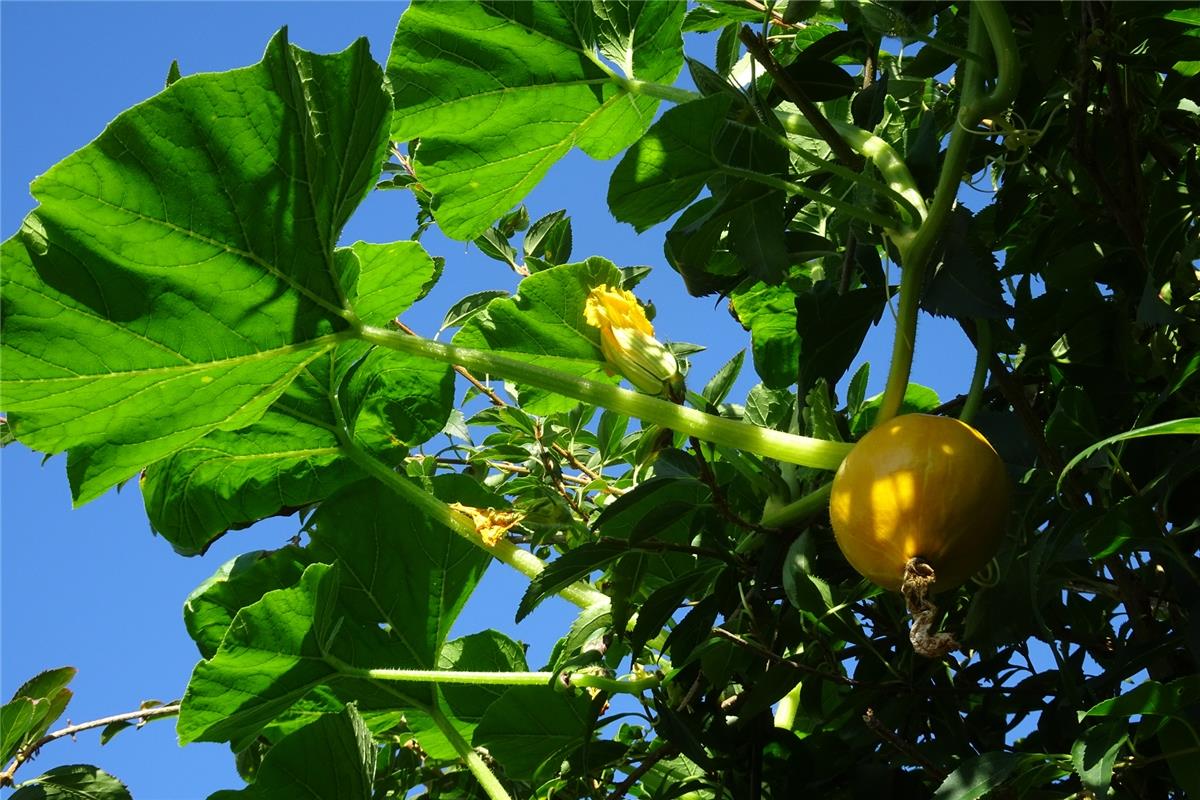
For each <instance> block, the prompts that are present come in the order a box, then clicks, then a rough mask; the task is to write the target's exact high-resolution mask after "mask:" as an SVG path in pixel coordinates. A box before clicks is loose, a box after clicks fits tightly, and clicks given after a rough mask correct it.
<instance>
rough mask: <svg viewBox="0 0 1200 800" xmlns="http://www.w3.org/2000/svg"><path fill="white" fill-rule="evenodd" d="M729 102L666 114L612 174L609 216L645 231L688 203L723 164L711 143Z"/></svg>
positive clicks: (715, 100)
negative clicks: (610, 212)
mask: <svg viewBox="0 0 1200 800" xmlns="http://www.w3.org/2000/svg"><path fill="white" fill-rule="evenodd" d="M729 104H730V98H729V96H728V95H725V94H719V95H713V96H712V97H706V98H704V99H703V100H694V101H692V102H690V103H684V104H683V105H681V106H676V107H675V108H672V109H669V110H668V111H666V112H665V113H664V114H663V115H662V117H661V118H660V119H659V120H658V121H657V122H655V123H654V125H653V126H651V128H650V130H649V131H647V132H646V135H645V136H643V137H642V138H641V139H640V140H639V141H638V142H637V144H636V145H634V146H633V147H631V148H629V152H628V153H626V154H625V156H624V157H623V158H622V159H621V162H620V163H619V164H617V168H616V170H614V171H613V176H612V180H611V181H610V182H609V185H608V207H609V209H611V210H612V213H613V216H615V217H616V218H617V219H619V220H621V221H623V222H628V223H630V224H631V225H633V227H634V228H636V229H637V230H638V231H644V230H646V229H647V228H649V227H650V226H651V225H655V224H656V223H659V222H662V221H663V220H664V219H666V218H667V217H669V216H671V215H672V214H674V213H675V212H676V211H679V210H681V209H682V208H683V207H684V206H686V205H687V204H688V203H690V202H692V200H694V199H695V198H696V195H698V194H699V193H700V190H701V189H703V188H704V184H705V183H706V182H707V181H708V180H709V178H711V177H712V176H713V174H714V173H715V172H716V171H717V170H718V169H719V168H720V166H721V164H720V162H719V161H717V159H716V156H715V154H714V149H713V142H714V140H715V139H716V137H717V134H718V133H719V132H720V131H721V130H722V129H723V128H724V127H725V115H726V113H728V111H729Z"/></svg>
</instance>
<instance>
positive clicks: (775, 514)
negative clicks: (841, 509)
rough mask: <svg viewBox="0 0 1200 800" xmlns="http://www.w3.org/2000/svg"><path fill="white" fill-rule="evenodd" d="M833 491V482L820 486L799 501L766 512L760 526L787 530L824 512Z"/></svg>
mask: <svg viewBox="0 0 1200 800" xmlns="http://www.w3.org/2000/svg"><path fill="white" fill-rule="evenodd" d="M832 491H833V482H832V481H830V482H828V483H825V484H823V485H821V486H818V487H817V488H816V489H813V490H812V491H811V492H809V493H808V494H806V495H804V496H803V497H801V498H800V499H798V500H793V501H792V502H790V503H788V504H787V505H786V506H781V507H780V508H773V509H768V510H766V511H764V512H763V517H762V521H761V522H760V524H761V525H762V526H763V527H765V528H775V529H778V528H787V527H788V526H789V525H791V524H792V523H794V522H796V521H798V520H802V519H805V518H806V517H810V516H812V515H813V514H816V513H819V512H820V511H822V510H823V509H824V508H825V507H826V505H828V503H829V494H830V492H832Z"/></svg>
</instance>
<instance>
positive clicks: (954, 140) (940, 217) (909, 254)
mask: <svg viewBox="0 0 1200 800" xmlns="http://www.w3.org/2000/svg"><path fill="white" fill-rule="evenodd" d="M968 8H969V10H970V15H971V20H970V28H969V30H968V34H967V46H968V49H970V50H971V51H972V52H974V53H979V54H981V55H986V54H987V52H988V50H989V49H990V50H991V51H992V52H993V53H994V55H995V59H996V64H997V70H996V72H997V79H996V84H995V86H994V88H993V89H992V91H991V92H990V93H985V92H984V88H983V72H982V69H981V65H980V63H979V62H978V61H977V60H975V59H964V60H963V63H962V64H961V65H960V66H959V69H958V85H959V86H961V87H962V100H961V102H960V103H959V108H958V115H957V118H956V121H955V125H954V130H952V131H951V132H950V144H949V146H948V147H947V148H946V156H945V159H944V160H943V162H942V170H941V173H940V174H939V175H938V183H937V188H936V189H935V190H934V194H933V202H932V203H931V204H930V206H929V213H928V216H926V218H925V221H924V222H923V223H921V227H920V228H919V229H918V230H917V232H916V234H915V235H914V236H913V237H912V239H911V240H910V241H909V242H908V243H907V246H906V247H902V248H901V249H900V252H901V266H902V268H903V272H902V274H901V277H900V300H899V304H898V305H899V308H898V309H897V313H896V336H895V338H894V339H893V343H892V361H891V366H890V368H889V371H888V380H887V387H886V388H885V389H884V393H883V401H882V403H881V404H880V407H879V415H878V417H876V420H875V424H876V425H880V424H882V423H884V422H887V421H888V420H890V419H891V418H892V417H894V416H896V414H897V413H898V412H899V410H900V404H901V402H902V401H903V400H904V390H905V389H906V388H907V386H908V376H909V372H910V371H911V370H912V359H913V347H914V345H915V344H916V336H917V311H918V308H919V306H920V299H921V285H922V283H923V281H924V277H925V273H926V272H927V271H928V267H929V263H930V259H931V257H932V255H933V251H934V249H935V246H936V244H937V242H938V240H939V238H940V237H941V233H942V229H943V228H944V226H945V223H946V220H947V219H948V218H949V215H950V211H951V209H952V208H953V207H954V200H955V198H956V197H957V195H958V186H959V183H960V182H961V180H962V173H963V170H964V169H965V168H966V164H967V158H968V156H969V155H970V149H971V141H972V139H973V137H974V136H975V126H976V125H978V123H979V121H980V120H981V119H983V118H984V116H987V115H990V114H996V113H998V112H1000V111H1003V110H1004V109H1005V108H1007V107H1008V106H1009V104H1011V103H1012V100H1013V98H1014V97H1015V96H1016V93H1017V87H1018V85H1019V84H1020V77H1021V75H1020V70H1021V65H1020V61H1019V59H1018V53H1017V43H1016V38H1015V37H1014V35H1013V32H1012V26H1011V25H1010V24H1009V21H1008V15H1007V14H1005V12H1004V8H1003V7H1002V6H1001V5H1000V3H998V2H994V0H978V1H977V2H975V3H972V4H970V5H969V6H968Z"/></svg>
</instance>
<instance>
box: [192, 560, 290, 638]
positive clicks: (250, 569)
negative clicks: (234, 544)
mask: <svg viewBox="0 0 1200 800" xmlns="http://www.w3.org/2000/svg"><path fill="white" fill-rule="evenodd" d="M308 563H309V558H308V555H307V553H306V552H305V551H304V550H301V549H300V548H298V547H294V546H289V547H284V548H281V549H279V550H274V551H272V552H264V551H261V550H256V551H254V552H251V553H244V554H242V555H240V556H238V557H237V558H234V559H231V560H230V561H228V562H226V563H225V564H222V565H221V567H220V569H218V570H217V571H216V573H214V574H213V576H212V577H210V578H209V579H208V580H206V581H205V582H204V583H202V584H200V585H199V586H197V587H196V588H195V590H193V591H192V593H191V594H190V595H189V596H188V599H187V601H185V602H184V604H183V622H184V625H185V626H187V631H188V634H189V635H190V636H191V637H192V641H194V642H195V643H196V647H197V648H199V650H200V655H201V656H202V657H203V658H212V657H213V656H214V655H216V653H217V648H218V647H220V646H221V640H222V639H223V638H225V631H227V630H229V626H230V624H231V623H232V622H233V618H234V616H236V615H237V612H238V611H240V610H242V609H243V608H245V607H246V606H248V605H250V604H251V603H256V602H258V601H259V600H260V599H262V596H263V595H264V594H266V593H267V592H270V591H274V590H275V589H285V588H287V587H289V586H295V585H296V583H297V582H298V581H299V580H300V576H301V575H302V574H304V568H305V567H306V566H307V565H308Z"/></svg>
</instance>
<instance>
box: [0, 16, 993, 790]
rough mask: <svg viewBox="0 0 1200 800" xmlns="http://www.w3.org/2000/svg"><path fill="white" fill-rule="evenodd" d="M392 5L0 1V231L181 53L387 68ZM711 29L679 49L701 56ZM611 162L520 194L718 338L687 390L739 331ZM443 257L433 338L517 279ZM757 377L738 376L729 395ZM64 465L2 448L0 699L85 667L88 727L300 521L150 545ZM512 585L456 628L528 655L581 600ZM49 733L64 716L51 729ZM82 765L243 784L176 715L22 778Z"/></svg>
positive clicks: (396, 197)
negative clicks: (185, 735)
mask: <svg viewBox="0 0 1200 800" xmlns="http://www.w3.org/2000/svg"><path fill="white" fill-rule="evenodd" d="M402 8H403V6H402V4H400V3H351V2H339V3H328V2H307V3H293V2H273V3H244V2H237V3H235V2H212V3H185V2H169V3H168V2H162V3H146V2H142V3H61V2H53V3H50V2H12V1H11V0H4V1H3V2H2V3H0V37H2V38H0V118H2V120H3V131H2V136H0V228H2V229H0V235H2V236H3V237H4V238H7V237H9V236H11V235H12V234H13V233H15V232H16V230H17V228H18V226H19V224H20V221H21V219H22V218H23V217H24V215H25V214H26V213H27V212H28V211H29V210H30V209H31V208H32V207H33V200H32V198H31V197H30V196H29V192H28V185H29V182H30V180H32V179H33V177H34V176H36V175H38V174H40V173H42V172H44V171H45V170H46V169H47V168H48V167H50V166H51V165H52V164H54V163H55V162H57V161H58V160H60V159H61V158H63V157H64V156H66V155H67V154H69V153H71V152H72V151H74V150H76V149H78V148H79V147H82V146H83V145H85V144H87V143H88V142H89V141H91V140H92V139H93V138H94V137H95V136H96V135H97V134H99V133H100V131H101V130H102V129H103V128H104V125H105V124H106V123H107V122H108V121H109V120H111V119H112V118H113V117H114V116H116V115H117V114H118V113H119V112H120V111H122V110H123V109H125V108H128V107H129V106H131V105H133V104H134V103H137V102H138V101H140V100H143V99H145V98H147V97H149V96H150V95H152V94H154V93H155V92H157V91H159V90H160V89H161V88H162V86H163V81H164V79H165V77H166V74H167V69H168V67H169V65H170V63H171V60H172V59H178V60H179V63H180V67H181V68H182V70H183V73H184V74H185V75H187V74H192V73H195V72H202V71H214V70H224V69H230V68H234V67H240V66H244V65H247V64H251V63H254V62H256V61H258V60H259V58H260V57H261V54H262V51H263V48H264V47H265V45H266V43H267V40H268V39H269V37H270V36H271V34H272V33H274V32H275V31H276V30H277V29H278V28H279V27H280V26H282V25H285V24H286V25H288V26H289V32H290V38H291V40H292V41H293V42H295V43H296V44H299V45H300V46H302V47H304V48H307V49H310V50H315V51H320V52H328V51H333V50H341V49H342V48H344V47H345V46H347V45H348V44H349V43H350V42H351V41H352V40H353V39H355V38H356V37H358V36H362V35H365V36H367V37H368V38H369V39H370V42H371V50H372V52H373V53H374V55H375V57H376V59H377V60H379V61H381V62H382V61H384V60H385V59H386V55H387V49H388V47H389V45H390V42H391V37H392V33H393V31H394V29H395V25H396V21H397V20H398V18H399V15H400V13H401V11H402ZM713 44H714V42H713V37H712V36H708V37H697V38H696V39H695V40H693V41H690V42H689V50H690V51H692V54H693V55H694V56H696V57H699V58H701V59H704V60H706V61H711V50H712V47H713ZM613 166H614V163H611V162H610V163H597V162H593V161H591V160H589V159H588V158H586V157H585V156H582V155H580V154H578V153H575V154H572V155H571V156H570V157H568V158H567V159H565V160H564V161H563V162H561V163H560V164H559V165H558V166H556V167H555V168H554V169H553V170H552V172H551V174H550V178H549V180H547V181H546V182H545V183H544V184H543V185H542V186H540V187H539V188H538V189H537V190H536V191H535V193H534V194H533V195H532V196H531V197H530V198H528V200H527V204H528V205H529V208H530V213H531V215H532V216H534V217H537V216H541V215H542V214H545V213H547V212H550V211H553V210H555V209H558V208H562V207H566V208H567V211H568V213H569V214H570V215H571V216H572V217H573V222H574V233H575V251H574V253H575V256H576V257H578V258H582V257H586V256H589V255H603V256H606V257H608V258H610V259H612V260H613V261H615V262H616V263H617V264H619V265H622V266H630V265H634V264H649V265H651V266H654V267H655V272H654V273H653V275H652V276H651V277H650V278H649V279H648V280H647V281H646V282H645V283H643V284H642V285H641V286H640V287H639V289H638V293H639V295H640V296H641V297H642V298H643V299H646V300H653V301H654V302H655V304H656V306H657V308H658V312H659V316H658V319H657V321H656V327H657V328H658V331H659V334H660V336H661V338H665V339H671V340H676V341H691V342H697V343H700V344H705V345H707V346H708V347H709V348H710V350H709V352H707V353H704V354H701V355H699V356H696V357H695V358H694V362H693V373H694V377H693V379H692V384H693V385H694V386H697V387H699V386H703V385H704V383H705V382H706V381H707V380H708V378H709V377H711V375H712V374H713V373H714V372H715V371H716V370H717V369H718V368H719V367H720V366H721V365H722V364H723V363H724V362H725V361H726V360H728V358H730V357H731V356H732V355H733V354H734V353H736V352H737V351H738V350H740V349H742V348H743V347H747V346H748V344H749V342H748V336H747V334H745V333H744V332H743V331H742V330H741V328H740V326H738V325H737V324H736V323H735V322H733V321H732V319H731V318H730V316H729V314H728V312H727V310H726V308H725V306H724V304H716V303H714V300H713V299H712V298H708V299H695V298H690V297H687V295H686V293H685V292H684V290H683V284H682V282H681V281H680V280H679V279H678V277H677V276H676V275H675V274H674V273H673V272H672V271H671V269H670V267H668V266H667V265H666V262H665V260H664V259H663V257H662V232H663V230H664V228H663V227H660V228H657V229H654V230H651V231H649V232H647V233H645V234H643V235H641V236H637V235H636V234H635V233H634V232H633V230H632V228H630V227H629V226H627V225H621V224H618V223H616V222H615V221H614V220H613V219H612V217H611V216H610V215H609V213H608V211H607V207H606V203H605V192H606V188H607V178H608V175H609V173H610V171H611V169H612V167H613ZM413 215H414V208H413V206H412V205H411V203H410V202H409V201H408V199H407V197H406V196H405V195H404V194H403V193H401V192H380V193H375V194H374V195H373V196H372V197H370V198H369V199H368V200H367V201H366V203H364V205H363V207H362V208H361V209H360V211H359V213H358V214H357V215H356V216H355V218H354V219H353V220H351V223H350V225H349V227H348V229H347V231H346V232H345V235H344V237H343V239H344V241H345V242H352V241H355V240H357V239H365V240H368V241H378V242H384V241H392V240H395V239H403V238H407V236H408V235H409V234H410V233H411V231H412V229H413V227H414V222H413ZM424 242H425V245H426V247H427V248H428V249H430V251H431V252H433V253H434V254H435V255H441V256H445V257H446V258H447V266H446V273H445V277H444V278H443V280H442V284H441V285H440V286H439V287H438V288H437V289H436V290H435V292H434V293H433V294H432V295H431V296H430V297H429V298H427V299H426V300H424V301H423V302H422V303H421V305H420V306H418V307H417V308H416V309H414V310H413V311H412V312H409V314H407V315H406V317H405V320H406V321H407V322H408V324H410V325H411V326H412V327H414V328H415V329H417V330H418V331H420V332H424V333H428V334H432V333H433V332H434V331H435V330H436V329H437V327H438V324H439V323H440V321H441V318H442V315H443V313H444V312H445V310H446V308H448V307H449V306H450V305H451V304H452V303H453V302H454V301H455V300H457V299H458V298H460V297H462V296H464V295H466V294H469V293H470V292H473V291H478V290H481V289H487V288H494V289H508V290H512V289H513V288H514V287H515V279H514V276H513V275H512V274H511V273H510V272H508V271H507V270H506V268H505V267H503V266H502V265H500V264H499V263H498V262H494V261H490V260H488V259H486V258H484V257H482V256H480V255H479V254H478V253H477V252H476V251H475V250H474V248H471V247H468V246H467V245H465V244H463V243H459V242H449V241H447V240H445V239H443V238H441V237H439V236H437V235H436V234H435V233H431V234H430V235H429V236H427V237H426V239H425V240H424ZM889 323H890V318H889V317H888V316H887V315H885V319H884V323H883V324H882V325H881V326H880V328H879V329H877V330H875V331H873V332H872V334H871V336H870V337H869V339H868V343H867V345H866V347H865V348H864V350H863V352H862V353H861V354H860V357H859V362H856V365H857V363H861V361H863V360H868V361H870V362H871V363H872V368H873V376H872V382H871V384H872V391H873V392H874V391H878V390H879V389H880V388H881V385H882V380H883V376H884V373H885V372H886V364H887V359H888V353H889V349H890V339H891V327H890V324H889ZM972 358H973V355H972V351H971V350H970V347H969V344H968V343H967V342H966V339H965V337H964V336H963V334H962V333H961V331H959V329H958V328H957V326H956V325H954V324H952V323H947V322H945V321H941V320H930V319H925V320H923V322H922V327H921V330H920V333H919V344H918V358H917V363H916V366H915V369H914V373H913V379H914V380H915V381H917V382H919V383H924V384H926V385H929V386H932V387H933V388H934V389H936V390H937V391H938V392H939V394H941V395H942V397H943V398H949V397H953V396H954V395H955V394H957V393H961V392H964V391H966V388H967V381H968V380H969V376H970V363H971V359H972ZM754 382H755V380H754V378H753V375H752V371H751V369H750V366H749V359H747V368H746V372H745V374H744V375H743V378H742V380H741V381H740V383H739V384H738V387H737V388H736V389H735V391H734V394H733V396H732V397H731V399H739V398H740V397H743V396H744V394H745V392H746V390H748V389H749V388H750V386H752V385H753V383H754ZM64 465H65V459H64V458H62V457H57V458H54V459H51V460H50V461H48V462H46V463H45V464H42V458H41V456H40V455H39V454H35V453H31V452H29V451H28V450H26V449H24V448H23V447H21V446H19V445H14V446H11V447H8V448H5V449H4V450H3V451H2V452H0V548H2V549H0V559H2V567H0V632H2V639H0V645H2V649H0V694H2V695H3V697H2V698H0V700H7V699H8V697H9V696H11V693H12V692H13V691H14V690H15V689H16V688H17V686H19V685H20V684H21V683H22V682H23V681H24V680H25V679H27V678H28V677H30V676H32V675H33V674H34V673H36V672H38V671H40V670H42V669H46V668H49V667H57V666H64V665H73V666H76V667H78V668H79V676H78V677H77V678H76V680H75V682H74V684H73V688H74V689H75V692H76V697H75V699H74V701H73V702H72V704H71V706H70V708H69V709H68V713H67V716H68V717H70V719H71V720H72V721H74V722H81V721H85V720H89V719H93V718H97V717H102V716H106V715H108V714H113V713H118V712H122V711H127V710H132V709H134V708H136V707H137V705H138V703H139V702H141V701H142V700H144V699H147V698H156V699H159V700H163V701H168V700H172V699H175V698H177V697H178V696H179V695H181V694H182V692H183V689H184V686H185V685H186V683H187V678H188V675H189V673H190V671H191V669H192V667H193V666H194V664H195V662H196V660H197V658H198V655H197V653H196V650H195V647H194V646H193V645H192V643H191V641H190V639H189V638H188V637H187V634H186V632H185V631H184V628H183V623H182V616H181V608H182V604H183V600H184V598H185V597H186V596H187V595H188V593H189V592H190V591H191V590H192V588H193V587H195V586H196V585H197V584H198V583H200V582H201V581H202V580H203V579H204V578H206V577H207V576H208V575H210V574H211V573H212V572H213V571H215V570H216V569H217V567H218V566H219V565H220V564H221V563H222V562H224V561H226V560H228V559H229V558H232V557H233V556H235V555H237V554H239V553H242V552H246V551H248V550H253V549H259V548H273V547H277V546H279V545H281V544H282V543H283V542H284V541H285V540H286V539H287V538H288V537H290V536H291V535H292V534H293V533H294V532H295V529H296V523H295V520H294V519H285V520H272V521H270V522H269V523H267V524H264V525H261V526H259V527H257V528H255V529H252V530H250V531H240V532H235V533H232V534H230V535H229V536H227V537H226V538H225V539H223V540H222V541H221V542H219V543H217V544H216V545H215V546H213V547H212V549H211V550H210V552H209V553H208V554H207V555H205V556H204V557H202V558H190V559H189V558H182V557H179V556H177V555H175V554H174V553H173V551H172V550H171V548H170V547H169V546H168V545H167V544H166V543H165V542H163V541H161V540H157V539H155V538H153V537H152V536H151V534H150V531H149V527H148V525H147V523H146V521H145V516H144V513H143V511H142V504H141V498H140V497H139V495H138V491H137V487H136V486H133V485H130V486H128V487H126V488H125V490H124V491H123V492H121V493H116V492H111V493H109V494H108V495H107V496H105V497H103V498H102V499H100V500H98V501H96V502H94V503H92V504H90V505H88V506H85V507H84V508H81V509H77V510H72V509H71V503H70V495H69V492H68V488H67V481H66V476H65V473H64ZM523 585H524V584H523V581H522V579H520V578H519V577H517V576H515V574H514V573H511V572H510V571H509V570H508V569H507V568H506V567H504V566H503V565H499V564H497V565H495V566H494V567H493V569H491V570H490V571H489V574H488V577H487V579H486V580H485V582H484V584H483V585H482V586H481V587H480V589H479V591H478V592H477V593H476V595H475V597H474V598H473V600H472V602H471V603H470V605H469V606H468V608H467V611H466V612H465V613H464V615H463V616H462V618H461V619H460V621H459V623H458V626H457V633H459V634H462V633H468V632H472V631H475V630H480V629H483V628H487V627H495V628H498V629H501V630H504V631H506V632H508V633H509V634H510V635H512V636H514V637H515V638H518V639H521V640H523V641H526V642H529V643H530V644H531V651H530V661H531V663H534V664H535V665H537V664H539V663H540V661H541V660H543V659H544V658H545V657H546V655H547V654H548V652H549V648H550V644H551V643H552V641H553V638H554V637H555V636H557V635H560V634H561V633H562V632H564V631H565V629H566V625H568V624H569V621H570V619H571V618H572V616H573V614H572V612H573V609H572V607H570V606H568V605H567V604H565V603H562V602H559V601H551V602H547V603H545V604H543V605H542V606H541V608H540V609H539V610H538V611H537V612H535V613H534V615H533V616H532V617H531V618H529V619H528V620H526V621H525V622H524V623H523V624H522V625H520V626H515V625H514V624H513V622H512V619H513V612H514V610H515V608H516V602H517V599H518V597H519V595H520V592H521V591H522V589H523ZM56 727H57V726H56ZM71 763H93V764H96V765H98V766H100V767H102V768H104V769H106V770H108V771H110V772H112V773H113V774H115V775H116V776H117V777H119V778H121V779H122V780H124V781H125V782H126V783H127V784H128V786H129V787H130V789H131V791H132V793H133V796H134V797H135V798H136V800H171V799H172V798H178V799H179V800H198V799H199V798H204V797H207V796H208V795H209V794H210V793H211V792H213V791H215V790H217V789H221V788H239V787H240V786H241V781H240V779H239V778H238V777H237V775H236V772H235V771H234V769H233V759H232V757H231V756H230V754H229V751H228V750H227V748H225V747H224V746H221V745H211V744H208V745H205V744H201V745H192V746H189V747H187V748H186V749H180V748H179V747H178V746H177V745H176V742H175V735H174V727H173V724H172V723H171V722H158V723H153V724H151V725H149V726H148V727H146V728H145V729H143V730H141V731H127V732H125V733H123V734H121V735H120V736H118V737H117V738H116V739H115V740H113V742H111V743H110V744H109V745H106V746H105V747H103V748H101V747H100V746H99V745H98V736H97V734H96V733H95V732H90V733H85V734H82V735H80V736H79V738H78V741H77V742H71V741H69V740H64V741H59V742H56V743H54V744H52V745H50V746H49V747H47V748H46V749H45V750H44V751H43V753H42V755H41V756H40V757H39V758H38V759H37V761H36V762H34V763H32V764H29V765H26V766H25V767H23V768H22V771H21V772H20V773H19V774H18V775H19V777H24V778H30V777H33V776H35V775H37V774H39V773H40V772H41V771H44V770H46V769H49V768H51V767H53V766H57V765H59V764H71Z"/></svg>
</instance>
